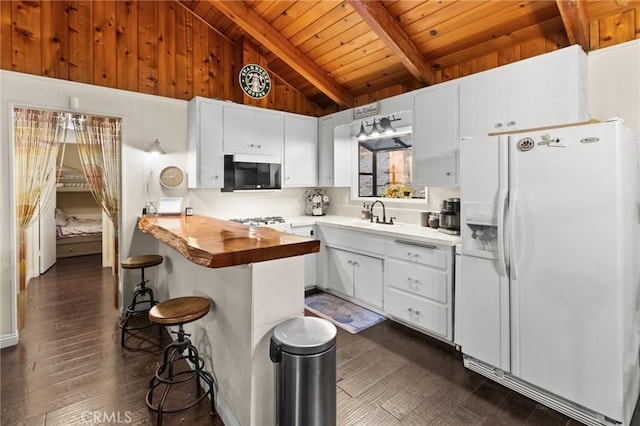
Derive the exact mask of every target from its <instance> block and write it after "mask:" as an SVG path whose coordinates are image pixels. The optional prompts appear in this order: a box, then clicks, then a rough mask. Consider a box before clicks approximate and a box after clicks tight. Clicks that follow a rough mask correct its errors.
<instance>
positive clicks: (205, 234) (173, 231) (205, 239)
mask: <svg viewBox="0 0 640 426" xmlns="http://www.w3.org/2000/svg"><path fill="white" fill-rule="evenodd" d="M138 227H139V228H140V230H141V231H142V232H144V233H147V234H150V235H152V236H154V237H155V238H157V239H158V240H159V241H161V242H163V243H165V244H166V245H168V246H169V247H172V248H174V249H175V250H177V251H178V252H179V253H180V254H182V255H183V256H184V257H185V258H187V259H188V260H190V261H191V262H193V263H196V264H198V265H202V266H206V267H209V268H221V267H226V266H235V265H244V264H249V263H254V262H263V261H268V260H274V259H282V258H285V257H291V256H300V255H303V254H309V253H317V252H318V251H319V250H320V242H319V241H314V240H310V239H308V238H304V237H300V236H296V235H293V234H286V233H282V232H278V231H275V230H273V229H271V228H267V227H263V226H258V227H253V226H247V225H242V224H239V223H235V222H231V221H228V220H221V219H214V218H211V217H207V216H201V215H193V216H184V215H171V216H143V217H141V218H140V220H139V221H138Z"/></svg>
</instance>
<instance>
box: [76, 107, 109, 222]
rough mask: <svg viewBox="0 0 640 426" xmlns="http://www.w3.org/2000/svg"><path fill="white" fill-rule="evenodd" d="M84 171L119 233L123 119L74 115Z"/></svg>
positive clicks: (90, 186) (92, 190) (99, 202)
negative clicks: (121, 128)
mask: <svg viewBox="0 0 640 426" xmlns="http://www.w3.org/2000/svg"><path fill="white" fill-rule="evenodd" d="M72 121H73V125H74V129H75V134H76V140H77V142H78V153H79V154H80V162H81V163H82V170H83V172H84V174H85V176H86V178H87V181H88V182H89V189H90V190H91V194H92V195H93V197H94V198H95V200H96V202H97V203H98V205H100V206H102V209H103V210H104V212H105V213H106V215H107V216H108V217H109V219H110V220H111V223H113V228H114V230H115V231H117V230H118V211H119V208H120V200H119V198H118V193H119V188H120V137H121V133H120V127H121V122H120V119H115V118H107V117H92V116H87V117H84V116H74V117H73V119H72Z"/></svg>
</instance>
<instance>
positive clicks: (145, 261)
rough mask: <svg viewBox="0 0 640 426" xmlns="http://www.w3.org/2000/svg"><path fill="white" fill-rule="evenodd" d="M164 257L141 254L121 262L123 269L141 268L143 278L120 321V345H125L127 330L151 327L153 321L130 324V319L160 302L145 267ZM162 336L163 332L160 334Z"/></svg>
mask: <svg viewBox="0 0 640 426" xmlns="http://www.w3.org/2000/svg"><path fill="white" fill-rule="evenodd" d="M162 261H163V257H162V256H160V255H157V254H144V255H140V256H131V257H128V258H126V259H125V260H123V261H122V262H121V263H120V266H122V269H140V274H141V279H140V284H138V285H137V286H136V290H135V291H134V292H133V299H132V300H131V303H130V304H129V306H127V308H126V309H125V311H124V318H123V319H122V321H120V328H121V329H122V333H121V334H120V346H124V338H125V334H126V333H127V331H130V330H139V329H141V328H146V327H151V326H152V325H153V323H151V322H145V324H143V325H134V326H132V325H129V321H130V320H131V319H132V318H134V317H136V316H140V315H145V314H147V313H148V312H149V310H150V309H151V308H152V307H153V306H155V305H156V304H158V302H157V301H156V300H155V299H154V298H153V290H152V289H151V288H149V287H147V283H148V282H149V280H145V278H144V268H150V267H152V266H157V265H159V264H161V263H162ZM160 335H161V336H162V334H160Z"/></svg>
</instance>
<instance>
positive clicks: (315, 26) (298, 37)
mask: <svg viewBox="0 0 640 426" xmlns="http://www.w3.org/2000/svg"><path fill="white" fill-rule="evenodd" d="M350 15H354V16H357V14H355V13H354V12H353V10H352V9H350V8H348V7H347V6H346V4H345V3H340V4H339V5H338V6H337V7H334V8H333V9H331V10H330V11H329V12H327V13H325V14H324V15H322V19H317V18H316V20H315V21H313V22H310V23H309V25H307V26H306V27H304V28H302V29H298V30H297V31H296V33H295V34H293V35H292V36H288V34H289V33H290V32H289V31H290V30H289V29H286V28H285V29H284V30H283V35H285V37H287V38H288V39H289V41H291V43H293V45H295V46H300V45H301V44H302V43H304V42H306V41H308V40H311V41H312V42H314V43H318V44H319V43H321V42H322V40H324V35H322V33H323V31H326V30H327V29H329V28H334V27H335V26H336V25H338V26H340V27H341V28H342V31H344V30H345V24H344V23H346V22H350V23H351V24H353V19H352V18H353V16H352V17H351V18H350ZM358 18H359V17H358ZM331 31H332V30H331ZM332 32H333V31H332Z"/></svg>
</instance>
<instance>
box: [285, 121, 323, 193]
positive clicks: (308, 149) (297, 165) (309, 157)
mask: <svg viewBox="0 0 640 426" xmlns="http://www.w3.org/2000/svg"><path fill="white" fill-rule="evenodd" d="M283 167H284V181H283V182H282V184H283V186H285V187H296V186H305V187H306V186H316V185H317V184H318V119H317V118H313V117H296V116H289V115H287V116H285V118H284V164H283Z"/></svg>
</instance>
